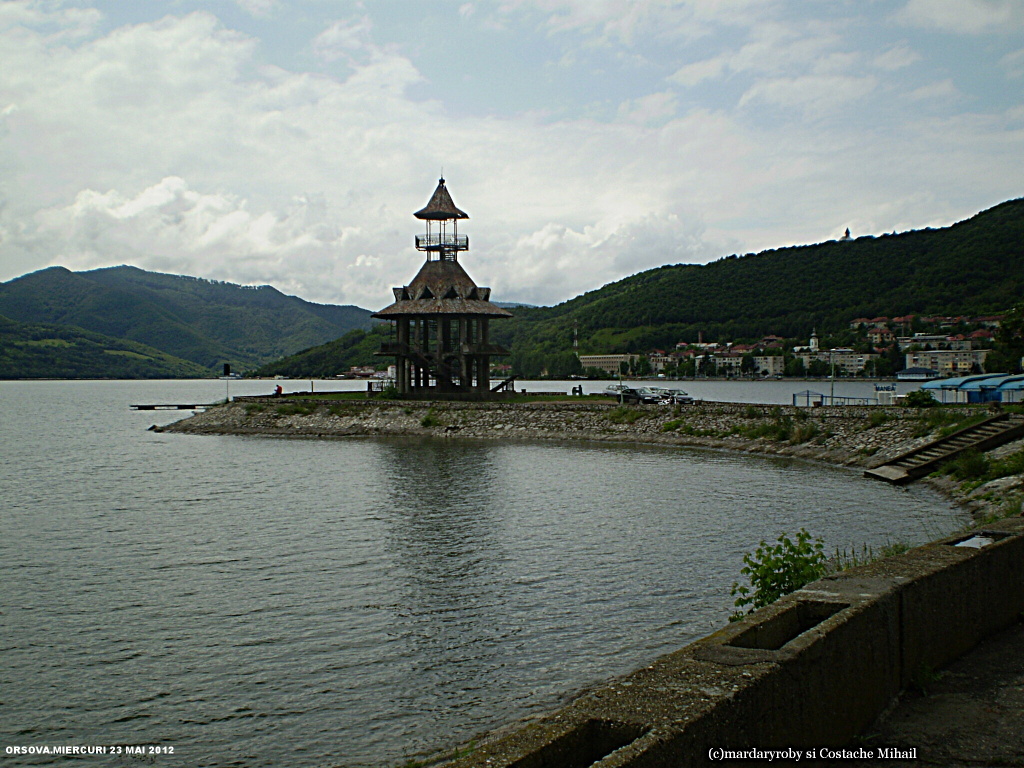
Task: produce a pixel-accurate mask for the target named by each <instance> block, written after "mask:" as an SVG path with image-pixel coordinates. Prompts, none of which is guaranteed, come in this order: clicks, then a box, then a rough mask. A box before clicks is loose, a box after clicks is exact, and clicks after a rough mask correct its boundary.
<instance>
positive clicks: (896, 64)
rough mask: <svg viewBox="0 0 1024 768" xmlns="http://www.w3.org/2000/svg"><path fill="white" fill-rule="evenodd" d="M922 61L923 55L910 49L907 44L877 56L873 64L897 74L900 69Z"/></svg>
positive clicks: (894, 47)
mask: <svg viewBox="0 0 1024 768" xmlns="http://www.w3.org/2000/svg"><path fill="white" fill-rule="evenodd" d="M920 60H921V55H920V54H919V53H917V52H916V51H914V50H913V49H912V48H910V46H908V45H907V44H906V43H901V44H899V45H896V46H893V47H892V48H890V49H889V50H887V51H885V53H882V54H880V55H878V56H876V57H875V59H874V61H873V62H872V63H873V64H874V65H875V66H876V67H878V68H879V69H884V70H886V71H888V72H895V71H896V70H898V69H903V68H904V67H909V66H910V65H911V64H915V63H916V62H918V61H920Z"/></svg>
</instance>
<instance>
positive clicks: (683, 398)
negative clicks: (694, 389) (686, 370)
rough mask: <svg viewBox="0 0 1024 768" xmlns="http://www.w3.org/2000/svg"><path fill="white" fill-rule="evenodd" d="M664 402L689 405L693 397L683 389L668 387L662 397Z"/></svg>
mask: <svg viewBox="0 0 1024 768" xmlns="http://www.w3.org/2000/svg"><path fill="white" fill-rule="evenodd" d="M662 402H663V403H666V404H668V405H689V404H690V403H692V402H693V398H692V397H690V396H689V395H688V394H687V393H686V392H684V391H683V390H681V389H667V390H665V394H664V395H663V397H662Z"/></svg>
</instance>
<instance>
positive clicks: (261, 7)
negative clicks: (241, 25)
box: [235, 0, 281, 19]
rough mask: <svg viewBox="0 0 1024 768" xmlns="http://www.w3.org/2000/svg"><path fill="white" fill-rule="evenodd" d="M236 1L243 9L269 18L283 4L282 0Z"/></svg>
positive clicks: (260, 16) (257, 15)
mask: <svg viewBox="0 0 1024 768" xmlns="http://www.w3.org/2000/svg"><path fill="white" fill-rule="evenodd" d="M235 3H237V4H238V7H239V8H241V9H242V10H243V11H245V12H246V13H248V14H250V15H252V16H255V17H256V18H259V19H263V18H267V17H268V16H270V15H271V14H272V13H273V12H274V11H275V10H277V9H278V8H279V7H280V5H281V2H280V0H235Z"/></svg>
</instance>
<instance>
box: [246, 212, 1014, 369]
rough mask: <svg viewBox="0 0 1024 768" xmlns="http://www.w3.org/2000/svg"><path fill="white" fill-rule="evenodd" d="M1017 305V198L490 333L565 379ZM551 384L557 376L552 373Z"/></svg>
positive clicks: (311, 358) (340, 346)
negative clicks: (597, 369)
mask: <svg viewBox="0 0 1024 768" xmlns="http://www.w3.org/2000/svg"><path fill="white" fill-rule="evenodd" d="M1022 298H1024V199H1019V200H1012V201H1010V202H1006V203H1003V204H1001V205H998V206H996V207H994V208H991V209H989V210H987V211H984V212H982V213H979V214H978V215H976V216H974V217H972V218H970V219H968V220H966V221H963V222H960V223H958V224H954V225H953V226H951V227H944V228H941V229H925V230H920V231H914V232H906V233H903V234H892V235H883V236H881V237H862V238H858V239H856V240H839V241H832V242H827V243H819V244H817V245H805V246H797V247H792V248H780V249H777V250H770V251H763V252H761V253H757V254H747V255H745V256H728V257H726V258H723V259H720V260H718V261H715V262H712V263H711V264H703V265H700V264H676V265H672V266H664V267H660V268H657V269H651V270H648V271H646V272H640V273H638V274H636V275H633V276H631V277H627V278H625V279H624V280H619V281H617V282H614V283H610V284H608V285H606V286H604V287H603V288H600V289H598V290H596V291H590V292H589V293H585V294H583V295H581V296H578V297H576V298H574V299H572V300H570V301H566V302H564V303H563V304H559V305H558V306H555V307H526V306H519V307H516V308H515V309H514V310H513V311H514V315H515V316H514V317H513V318H512V319H511V320H502V321H501V322H496V323H494V324H493V325H492V326H491V334H492V337H493V338H494V340H495V341H496V342H497V343H499V344H503V345H505V346H507V347H509V348H510V349H511V350H512V358H511V362H512V366H513V370H514V371H515V372H516V373H517V374H519V375H530V376H532V375H537V374H538V373H540V372H541V371H542V370H544V369H547V370H549V371H551V372H553V373H554V372H557V371H563V372H564V371H571V370H573V369H574V368H573V364H574V363H575V356H574V355H573V352H572V339H573V334H574V332H575V333H576V334H577V335H578V339H579V351H580V353H582V354H599V353H618V352H646V351H649V350H650V349H652V348H670V347H673V346H674V345H675V344H676V342H679V341H697V340H698V335H699V334H703V337H704V339H705V340H707V341H712V340H714V341H742V340H756V339H759V338H761V337H763V336H765V335H767V334H777V335H780V336H785V337H789V338H804V339H805V338H807V337H808V335H809V334H810V332H811V330H812V329H813V328H817V329H818V331H819V333H832V332H835V331H838V330H841V329H845V328H846V327H847V325H848V323H849V322H850V321H851V320H853V319H854V318H857V317H869V318H871V317H877V316H880V315H885V316H897V315H906V314H925V315H961V314H965V315H984V314H995V313H1001V312H1005V311H1006V310H1008V309H1010V308H1011V307H1012V306H1014V305H1015V304H1017V303H1018V302H1020V301H1021V300H1022ZM385 332H386V331H385V329H380V330H377V331H375V333H372V334H369V335H365V336H361V337H359V339H358V340H356V339H354V337H350V338H349V339H348V341H347V342H346V343H341V340H340V339H339V340H338V341H337V342H334V343H333V344H331V345H325V346H320V347H315V348H313V349H309V350H304V351H303V352H301V353H298V354H296V355H293V356H291V357H289V358H288V359H287V360H282V361H278V362H277V363H274V364H271V365H268V366H266V367H265V368H264V369H262V370H263V371H265V372H267V373H270V372H273V373H282V374H285V375H291V376H304V375H310V374H316V373H318V372H321V371H323V372H324V373H326V372H327V371H328V370H330V371H333V372H337V371H343V370H347V369H348V367H349V366H351V365H367V364H373V363H378V364H379V363H381V362H383V361H384V360H386V358H379V357H378V358H375V357H374V356H373V354H372V352H373V350H374V349H376V348H377V346H379V344H377V345H375V342H378V340H379V338H383V336H382V335H381V336H377V334H383V333H385ZM556 375H561V374H556Z"/></svg>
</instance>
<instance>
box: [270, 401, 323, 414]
mask: <svg viewBox="0 0 1024 768" xmlns="http://www.w3.org/2000/svg"><path fill="white" fill-rule="evenodd" d="M315 410H316V405H314V404H312V403H285V404H284V405H279V406H277V408H276V409H275V411H276V412H277V415H278V416H308V415H309V414H311V413H313V411H315Z"/></svg>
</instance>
